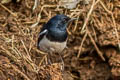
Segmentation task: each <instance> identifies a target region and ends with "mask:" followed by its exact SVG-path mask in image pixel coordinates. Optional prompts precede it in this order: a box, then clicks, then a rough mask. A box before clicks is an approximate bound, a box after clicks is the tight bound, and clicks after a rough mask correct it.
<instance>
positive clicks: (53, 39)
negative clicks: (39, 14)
mask: <svg viewBox="0 0 120 80" xmlns="http://www.w3.org/2000/svg"><path fill="white" fill-rule="evenodd" d="M75 19H76V18H70V17H68V16H66V15H64V14H57V15H55V16H53V17H52V18H51V19H50V20H49V21H48V22H47V23H46V24H44V25H43V27H42V28H41V31H40V33H39V36H38V43H37V48H38V49H39V50H41V51H44V52H47V53H49V54H51V53H59V54H60V53H61V52H62V51H63V50H64V49H65V48H66V45H67V39H68V32H67V26H68V25H69V23H70V22H71V21H74V20H75Z"/></svg>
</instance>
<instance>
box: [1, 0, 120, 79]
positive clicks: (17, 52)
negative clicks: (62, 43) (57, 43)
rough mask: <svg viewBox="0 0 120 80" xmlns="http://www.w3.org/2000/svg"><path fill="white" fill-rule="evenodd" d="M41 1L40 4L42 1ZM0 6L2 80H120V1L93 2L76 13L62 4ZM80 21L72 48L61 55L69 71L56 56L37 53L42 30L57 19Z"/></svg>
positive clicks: (26, 0)
mask: <svg viewBox="0 0 120 80" xmlns="http://www.w3.org/2000/svg"><path fill="white" fill-rule="evenodd" d="M38 1H39V0H38ZM33 6H34V0H20V2H15V0H13V1H12V2H10V3H6V4H1V3H0V80H62V79H64V80H120V37H119V35H120V1H119V0H90V2H89V4H83V3H82V0H81V2H80V3H79V4H78V5H77V6H76V8H74V9H66V8H64V7H61V5H60V1H59V0H40V2H39V4H38V6H37V7H36V8H35V9H34V10H33ZM56 14H65V15H67V16H69V17H74V18H78V20H77V21H75V22H73V23H71V24H70V25H69V27H68V29H67V31H68V33H69V37H68V43H67V48H66V49H65V50H64V51H63V53H61V55H62V57H63V59H64V70H62V69H61V67H62V64H61V63H60V61H58V59H59V56H58V55H57V54H53V57H52V60H54V63H52V64H51V65H43V64H44V62H45V61H46V59H47V58H46V54H45V52H41V51H40V50H38V49H37V46H36V45H37V39H38V34H39V32H40V29H41V27H42V26H43V24H45V23H46V22H47V21H48V20H49V19H50V18H51V17H52V16H55V15H56Z"/></svg>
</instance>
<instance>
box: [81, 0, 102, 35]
mask: <svg viewBox="0 0 120 80" xmlns="http://www.w3.org/2000/svg"><path fill="white" fill-rule="evenodd" d="M99 1H100V0H97V1H96V2H95V0H93V2H92V6H91V8H90V10H89V12H88V14H87V18H86V20H85V22H84V24H83V27H82V29H81V33H83V32H84V29H85V27H86V25H87V23H88V21H89V17H90V15H91V13H92V11H93V8H94V6H95V5H96V4H97V3H98V2H99Z"/></svg>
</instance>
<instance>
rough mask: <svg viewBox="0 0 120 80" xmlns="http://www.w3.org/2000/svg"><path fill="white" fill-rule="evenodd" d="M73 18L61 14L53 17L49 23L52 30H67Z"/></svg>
mask: <svg viewBox="0 0 120 80" xmlns="http://www.w3.org/2000/svg"><path fill="white" fill-rule="evenodd" d="M73 20H74V19H73V18H69V17H68V16H66V15H63V14H60V15H56V16H54V17H52V18H51V19H50V20H49V21H48V23H47V24H48V25H50V27H49V28H51V29H52V30H53V29H55V30H58V31H65V30H66V28H67V26H68V24H69V23H70V22H71V21H73Z"/></svg>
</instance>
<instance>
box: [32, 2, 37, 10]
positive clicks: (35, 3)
mask: <svg viewBox="0 0 120 80" xmlns="http://www.w3.org/2000/svg"><path fill="white" fill-rule="evenodd" d="M37 4H38V0H35V1H34V6H33V9H32V10H33V11H34V10H35V8H36V7H37Z"/></svg>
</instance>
